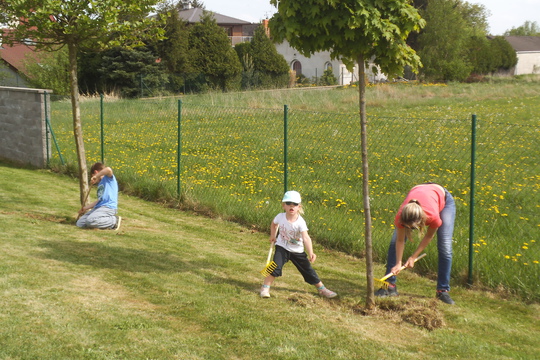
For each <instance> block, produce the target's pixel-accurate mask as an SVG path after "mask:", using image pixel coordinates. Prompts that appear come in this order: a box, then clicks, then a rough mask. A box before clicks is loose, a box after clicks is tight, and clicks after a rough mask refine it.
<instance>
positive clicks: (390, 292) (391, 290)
mask: <svg viewBox="0 0 540 360" xmlns="http://www.w3.org/2000/svg"><path fill="white" fill-rule="evenodd" d="M398 295H399V294H398V292H397V286H396V285H393V286H392V285H388V289H385V288H380V289H379V290H377V291H375V296H378V297H387V296H398Z"/></svg>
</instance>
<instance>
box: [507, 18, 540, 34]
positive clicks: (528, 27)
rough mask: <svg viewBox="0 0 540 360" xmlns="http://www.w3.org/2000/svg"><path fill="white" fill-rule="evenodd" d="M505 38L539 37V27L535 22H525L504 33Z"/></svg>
mask: <svg viewBox="0 0 540 360" xmlns="http://www.w3.org/2000/svg"><path fill="white" fill-rule="evenodd" d="M504 35H505V36H540V26H538V23H537V22H536V21H525V22H524V23H523V25H521V26H518V27H517V28H514V27H513V28H512V29H510V30H506V31H505V32H504Z"/></svg>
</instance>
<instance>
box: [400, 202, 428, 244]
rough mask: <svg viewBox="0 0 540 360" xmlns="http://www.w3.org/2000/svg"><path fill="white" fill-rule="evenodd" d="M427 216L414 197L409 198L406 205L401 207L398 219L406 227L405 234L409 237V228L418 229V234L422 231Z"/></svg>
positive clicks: (420, 234)
mask: <svg viewBox="0 0 540 360" xmlns="http://www.w3.org/2000/svg"><path fill="white" fill-rule="evenodd" d="M426 220H427V216H426V213H425V212H424V209H422V207H421V206H420V202H419V201H418V200H416V199H411V200H410V201H409V202H408V203H407V205H405V206H404V207H403V209H401V216H400V218H399V221H400V223H401V225H403V226H405V228H406V234H407V235H406V236H407V237H408V238H409V239H411V236H410V235H411V230H412V229H418V231H419V236H422V234H423V233H424V228H425V227H426Z"/></svg>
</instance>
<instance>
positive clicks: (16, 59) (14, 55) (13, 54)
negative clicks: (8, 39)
mask: <svg viewBox="0 0 540 360" xmlns="http://www.w3.org/2000/svg"><path fill="white" fill-rule="evenodd" d="M4 31H5V30H4ZM28 56H34V57H35V56H36V52H35V51H34V48H33V46H28V45H25V44H14V45H6V44H2V46H0V58H2V60H4V61H5V62H6V63H7V64H8V65H9V66H10V67H11V68H13V69H14V70H16V71H18V72H22V73H25V67H24V62H25V60H26V59H27V57H28Z"/></svg>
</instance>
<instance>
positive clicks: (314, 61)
mask: <svg viewBox="0 0 540 360" xmlns="http://www.w3.org/2000/svg"><path fill="white" fill-rule="evenodd" d="M276 50H277V51H278V53H280V54H281V55H283V57H284V58H285V60H286V61H287V63H288V64H289V68H290V69H291V70H292V69H293V64H294V62H295V61H298V62H300V64H302V74H303V75H304V76H305V77H307V78H309V79H313V78H320V77H321V76H322V75H323V73H324V70H325V69H326V68H327V65H331V66H332V72H333V73H334V76H335V77H336V79H337V80H338V85H349V84H351V83H353V82H356V81H358V66H355V67H354V69H353V72H350V71H349V70H347V68H346V67H345V65H344V64H343V63H342V62H341V61H339V60H335V59H334V60H332V59H331V57H330V52H329V51H320V52H317V53H315V54H313V55H312V56H311V57H306V56H304V55H302V54H300V53H299V52H298V51H297V50H296V49H294V48H292V47H291V46H290V45H289V43H288V42H286V41H284V42H283V43H281V44H276ZM366 74H367V77H368V81H370V82H379V81H385V80H386V76H385V75H384V74H380V73H378V74H374V73H373V72H371V70H370V69H366Z"/></svg>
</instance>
